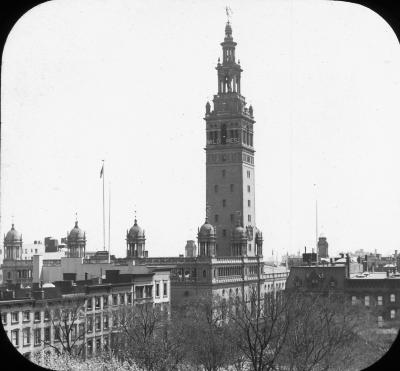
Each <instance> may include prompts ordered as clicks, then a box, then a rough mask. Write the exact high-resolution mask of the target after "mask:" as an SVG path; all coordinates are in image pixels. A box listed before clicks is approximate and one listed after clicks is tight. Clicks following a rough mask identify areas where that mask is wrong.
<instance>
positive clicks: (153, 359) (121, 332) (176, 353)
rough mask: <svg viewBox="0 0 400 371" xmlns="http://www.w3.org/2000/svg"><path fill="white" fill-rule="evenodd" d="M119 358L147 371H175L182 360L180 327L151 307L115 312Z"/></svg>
mask: <svg viewBox="0 0 400 371" xmlns="http://www.w3.org/2000/svg"><path fill="white" fill-rule="evenodd" d="M118 314H119V316H118V317H119V325H118V334H117V341H116V343H115V344H114V350H115V351H116V354H117V355H118V356H119V357H122V358H124V359H125V360H129V361H133V362H136V364H137V365H138V366H139V367H141V368H143V369H145V370H147V371H164V370H165V371H167V370H177V369H178V366H179V364H180V363H181V362H182V360H183V358H184V351H183V349H182V346H183V342H184V340H183V336H182V331H183V327H182V325H181V324H180V323H179V322H175V321H174V320H173V319H171V318H168V313H167V312H166V311H162V310H161V309H160V308H158V307H154V306H153V304H141V305H139V304H137V305H135V306H125V307H122V308H121V309H120V310H119V313H118Z"/></svg>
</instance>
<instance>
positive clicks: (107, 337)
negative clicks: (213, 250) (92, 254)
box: [0, 267, 170, 357]
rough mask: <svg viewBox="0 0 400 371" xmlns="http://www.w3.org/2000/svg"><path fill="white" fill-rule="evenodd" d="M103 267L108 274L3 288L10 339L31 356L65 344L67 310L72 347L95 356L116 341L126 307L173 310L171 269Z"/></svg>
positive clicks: (2, 309)
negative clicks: (119, 324)
mask: <svg viewBox="0 0 400 371" xmlns="http://www.w3.org/2000/svg"><path fill="white" fill-rule="evenodd" d="M105 273H106V274H105V278H104V279H102V278H100V277H99V278H98V279H97V280H83V281H75V282H74V281H72V280H69V281H57V282H54V284H43V285H40V284H34V285H33V287H32V288H25V289H21V288H18V287H13V288H9V289H6V288H3V289H1V290H0V313H1V321H2V324H3V327H4V330H5V331H6V334H7V335H8V337H9V339H10V341H11V342H12V344H13V345H14V346H15V347H16V348H17V349H18V351H19V352H20V353H22V354H24V355H25V356H27V357H29V356H30V355H31V354H32V353H34V352H38V351H40V350H42V349H46V351H51V349H54V348H53V347H57V348H61V347H63V344H64V346H65V343H66V338H65V336H66V335H65V334H64V335H63V329H64V330H65V328H63V327H62V326H60V321H61V320H62V318H63V313H68V321H69V322H68V323H69V326H70V327H68V329H69V330H70V334H69V335H68V337H69V340H70V342H71V343H73V344H74V351H77V352H78V351H81V352H83V353H84V354H85V355H87V356H92V355H94V354H99V353H100V352H103V351H107V350H108V349H110V346H112V343H113V336H114V334H115V333H116V331H117V323H118V316H119V315H120V310H121V308H122V307H124V306H133V305H145V304H146V305H152V306H153V305H154V306H159V307H160V309H161V310H162V311H165V312H166V313H169V312H170V282H169V271H168V269H165V268H156V267H153V268H145V267H140V269H139V270H135V269H131V273H121V272H120V271H119V270H110V271H106V272H105ZM64 332H65V331H64ZM74 341H75V343H74Z"/></svg>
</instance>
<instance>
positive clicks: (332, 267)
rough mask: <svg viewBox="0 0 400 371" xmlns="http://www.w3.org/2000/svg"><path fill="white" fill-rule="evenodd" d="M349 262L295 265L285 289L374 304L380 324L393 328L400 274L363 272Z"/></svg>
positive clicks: (398, 310)
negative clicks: (340, 295) (330, 295)
mask: <svg viewBox="0 0 400 371" xmlns="http://www.w3.org/2000/svg"><path fill="white" fill-rule="evenodd" d="M346 260H347V261H346V263H344V264H343V263H341V262H339V263H337V262H333V263H329V264H325V265H314V266H297V267H292V268H291V270H290V274H289V277H288V280H287V283H286V290H287V291H291V290H296V291H303V292H310V293H318V294H323V295H324V294H328V293H339V294H343V295H345V296H346V297H348V298H349V300H351V302H352V303H353V304H356V303H359V302H361V303H363V304H364V305H365V306H366V307H374V309H376V313H377V322H378V325H379V326H380V327H388V328H390V327H392V324H393V323H395V321H398V320H399V318H400V274H398V273H395V274H393V273H389V272H379V273H377V272H375V273H369V272H363V269H362V265H361V264H359V263H355V262H351V261H350V257H349V255H347V257H346Z"/></svg>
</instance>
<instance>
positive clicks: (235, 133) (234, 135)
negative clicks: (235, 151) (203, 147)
mask: <svg viewBox="0 0 400 371" xmlns="http://www.w3.org/2000/svg"><path fill="white" fill-rule="evenodd" d="M240 134H241V135H240ZM206 135H207V143H209V144H220V143H221V144H226V143H230V142H232V143H237V142H239V141H240V137H241V139H242V142H243V143H244V144H247V145H250V146H253V134H252V133H249V132H248V131H241V130H240V131H239V130H237V129H233V130H227V129H226V127H224V126H222V128H221V133H219V131H208V132H207V134H206ZM230 139H233V140H230Z"/></svg>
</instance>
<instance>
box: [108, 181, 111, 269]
mask: <svg viewBox="0 0 400 371" xmlns="http://www.w3.org/2000/svg"><path fill="white" fill-rule="evenodd" d="M110 232H111V182H109V183H108V262H109V263H110V259H111V258H110V245H111V243H110V241H111V237H110V236H111V233H110Z"/></svg>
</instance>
